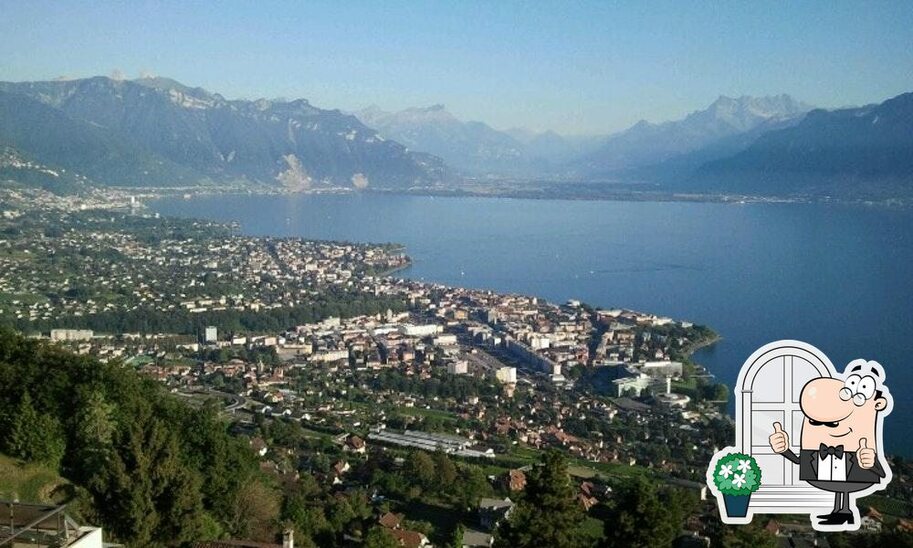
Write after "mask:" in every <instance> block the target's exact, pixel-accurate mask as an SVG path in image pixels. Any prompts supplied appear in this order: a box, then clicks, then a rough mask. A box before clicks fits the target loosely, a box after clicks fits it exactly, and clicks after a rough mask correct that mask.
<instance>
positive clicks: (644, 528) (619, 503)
mask: <svg viewBox="0 0 913 548" xmlns="http://www.w3.org/2000/svg"><path fill="white" fill-rule="evenodd" d="M682 506H683V501H682V499H681V498H680V497H679V496H677V494H676V493H674V492H673V491H671V490H666V491H659V490H657V488H656V487H655V486H654V485H653V484H652V483H650V482H649V481H647V480H646V479H645V478H643V477H641V476H638V477H637V478H635V479H633V480H631V482H630V483H628V484H626V485H624V486H622V487H621V488H620V489H618V490H617V492H616V495H615V498H614V501H613V504H612V507H611V509H610V511H609V513H608V516H607V517H606V520H605V523H604V535H605V538H604V544H603V545H604V546H606V547H615V546H619V547H621V546H625V547H627V546H669V545H671V544H672V541H673V540H675V538H676V537H677V536H678V534H679V532H680V531H681V529H682V521H683V511H682Z"/></svg>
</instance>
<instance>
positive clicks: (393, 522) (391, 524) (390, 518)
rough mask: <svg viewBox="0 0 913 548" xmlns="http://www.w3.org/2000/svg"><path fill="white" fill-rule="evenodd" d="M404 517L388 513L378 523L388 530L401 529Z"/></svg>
mask: <svg viewBox="0 0 913 548" xmlns="http://www.w3.org/2000/svg"><path fill="white" fill-rule="evenodd" d="M403 517H404V516H403V514H394V513H393V512H387V513H386V514H384V515H382V516H381V517H380V518H379V519H378V520H377V523H379V524H380V526H381V527H385V528H387V529H399V528H400V527H401V526H402V523H403Z"/></svg>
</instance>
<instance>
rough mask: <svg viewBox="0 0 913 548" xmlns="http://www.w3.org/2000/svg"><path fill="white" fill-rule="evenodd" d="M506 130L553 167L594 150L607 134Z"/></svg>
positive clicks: (528, 153)
mask: <svg viewBox="0 0 913 548" xmlns="http://www.w3.org/2000/svg"><path fill="white" fill-rule="evenodd" d="M504 132H505V133H507V134H508V135H510V136H511V137H513V138H514V139H516V140H517V141H519V142H520V143H521V144H523V147H524V149H525V150H526V154H527V155H528V156H529V157H531V158H536V159H539V160H542V161H545V162H547V163H548V165H549V166H550V168H552V169H557V168H559V167H560V166H562V165H563V164H566V163H568V162H570V161H571V160H576V159H578V158H581V157H583V156H585V155H586V154H589V153H591V152H593V151H594V150H596V148H597V147H599V146H600V145H601V144H602V142H603V141H604V140H605V135H560V134H558V133H556V132H554V131H551V130H548V131H543V132H535V131H531V130H529V129H525V128H511V129H508V130H505V131H504Z"/></svg>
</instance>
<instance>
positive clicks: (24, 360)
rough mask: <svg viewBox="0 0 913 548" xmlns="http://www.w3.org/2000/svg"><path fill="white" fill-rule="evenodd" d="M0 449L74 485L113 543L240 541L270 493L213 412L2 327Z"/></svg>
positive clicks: (113, 367)
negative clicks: (253, 507) (258, 503)
mask: <svg viewBox="0 0 913 548" xmlns="http://www.w3.org/2000/svg"><path fill="white" fill-rule="evenodd" d="M0 386H3V390H0V444H2V447H0V449H2V451H3V452H5V453H7V454H9V455H10V456H13V457H16V458H19V459H22V460H24V461H27V462H34V463H42V464H44V465H46V466H47V467H50V468H52V469H53V468H56V469H59V471H60V473H61V474H62V475H63V476H64V477H65V478H66V479H68V480H70V481H71V482H73V483H74V484H75V485H76V486H77V489H76V499H77V500H76V501H75V504H76V506H77V507H78V509H79V511H80V512H81V513H82V514H83V515H84V516H85V518H86V519H88V520H89V521H90V522H91V523H94V524H97V525H100V526H102V527H104V529H105V530H106V535H107V536H108V538H110V539H111V540H117V541H119V542H124V543H127V544H128V545H130V546H163V545H176V544H181V543H186V542H189V541H192V540H198V539H206V538H218V537H220V536H222V535H223V534H226V533H227V534H231V535H237V536H240V537H242V538H243V537H246V536H249V535H250V534H251V533H252V531H251V528H252V527H253V526H255V525H256V526H258V527H259V526H262V525H267V526H275V525H276V524H253V523H251V522H250V521H249V520H248V519H247V518H248V515H249V513H248V512H247V511H246V510H245V509H246V508H247V507H248V506H249V505H250V504H252V500H251V499H252V497H256V496H257V494H258V493H260V492H262V491H263V490H264V489H268V487H267V486H266V485H265V484H263V483H262V479H261V478H260V477H259V472H258V470H257V465H256V461H255V459H254V456H253V454H252V452H251V451H250V449H249V448H248V447H247V444H246V443H245V442H244V441H243V440H242V439H238V438H233V437H232V436H231V435H230V434H229V433H228V430H227V425H226V424H224V423H222V422H220V421H219V420H218V419H217V417H216V415H215V412H214V411H213V410H207V409H204V410H202V411H196V410H194V411H191V409H190V408H189V407H187V406H186V405H185V404H184V403H182V402H179V401H178V400H177V399H176V398H174V397H173V396H171V395H170V394H168V393H167V392H165V390H164V389H163V388H162V387H160V386H159V385H158V384H156V383H154V382H153V381H150V380H145V379H143V378H141V377H140V376H138V375H137V374H136V373H135V372H134V371H133V370H132V369H127V368H123V367H122V366H119V365H117V364H103V363H100V362H98V361H96V360H94V359H90V358H87V357H81V356H75V355H73V354H70V353H68V352H66V351H63V350H60V349H57V348H55V347H53V346H50V345H47V344H45V343H41V342H38V341H34V340H27V339H25V338H23V337H21V336H19V335H16V334H14V333H12V332H10V331H0Z"/></svg>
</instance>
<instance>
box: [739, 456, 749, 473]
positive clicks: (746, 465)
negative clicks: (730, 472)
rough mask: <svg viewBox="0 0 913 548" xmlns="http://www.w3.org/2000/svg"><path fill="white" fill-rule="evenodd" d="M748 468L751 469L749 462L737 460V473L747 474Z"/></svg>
mask: <svg viewBox="0 0 913 548" xmlns="http://www.w3.org/2000/svg"><path fill="white" fill-rule="evenodd" d="M749 468H751V463H750V462H748V461H747V460H741V459H739V472H748V469H749Z"/></svg>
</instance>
